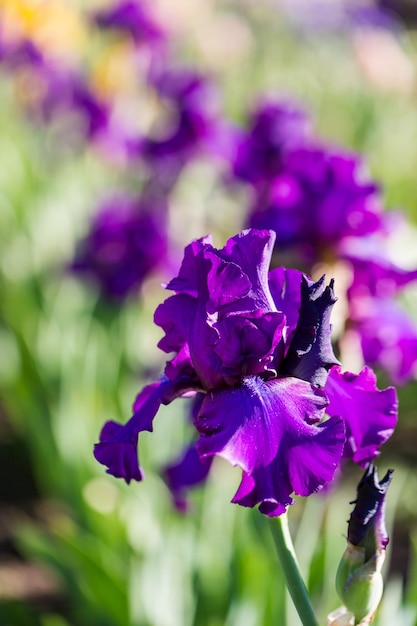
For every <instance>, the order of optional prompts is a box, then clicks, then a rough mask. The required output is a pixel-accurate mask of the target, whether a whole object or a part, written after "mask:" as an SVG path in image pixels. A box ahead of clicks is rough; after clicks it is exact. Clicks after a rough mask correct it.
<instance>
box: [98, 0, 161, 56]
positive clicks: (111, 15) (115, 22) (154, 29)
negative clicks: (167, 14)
mask: <svg viewBox="0 0 417 626" xmlns="http://www.w3.org/2000/svg"><path fill="white" fill-rule="evenodd" d="M93 20H94V22H95V23H96V24H97V26H99V27H100V28H103V29H112V30H118V31H121V32H124V33H128V34H129V35H130V36H131V37H132V39H133V40H134V42H135V43H136V44H149V45H154V44H160V43H162V42H163V41H164V40H165V33H164V31H163V29H162V27H161V26H160V24H158V23H157V21H156V20H155V19H154V17H153V16H152V14H151V11H150V8H149V4H148V3H146V2H143V1H142V0H121V2H119V3H117V4H115V5H114V6H112V7H110V8H108V9H105V10H102V11H99V12H97V13H96V14H95V15H94V17H93Z"/></svg>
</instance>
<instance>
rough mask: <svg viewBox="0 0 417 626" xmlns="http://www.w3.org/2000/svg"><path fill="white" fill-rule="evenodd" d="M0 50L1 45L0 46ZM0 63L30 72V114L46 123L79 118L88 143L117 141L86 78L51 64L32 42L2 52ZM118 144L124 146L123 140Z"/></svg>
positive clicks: (103, 106)
mask: <svg viewBox="0 0 417 626" xmlns="http://www.w3.org/2000/svg"><path fill="white" fill-rule="evenodd" d="M0 47H1V46H0ZM0 60H1V61H2V62H3V64H4V65H5V67H6V68H7V69H9V70H12V71H18V70H25V69H27V70H29V72H30V79H31V83H30V85H29V89H30V90H31V91H33V93H28V94H27V95H28V112H29V114H31V115H33V116H34V117H35V118H39V117H40V118H41V119H42V121H43V122H50V121H51V120H53V119H54V118H56V117H57V116H59V115H62V114H64V115H71V114H74V113H75V114H76V116H77V117H78V118H79V119H80V120H81V122H82V128H81V129H80V130H81V131H82V135H83V137H86V138H87V139H88V140H95V139H97V138H101V139H102V138H103V137H104V136H106V137H107V139H109V137H110V135H111V136H112V138H113V139H114V141H113V145H114V147H115V146H116V141H115V140H116V135H117V133H116V130H115V129H112V128H111V110H110V107H109V105H108V104H107V103H105V102H103V101H102V100H101V99H100V98H99V97H98V96H97V95H96V94H95V93H94V92H93V90H92V89H91V87H90V86H89V85H88V83H87V81H86V80H85V78H84V77H83V76H82V75H81V74H78V73H76V72H74V71H73V70H70V69H69V68H67V67H65V66H63V65H62V64H60V63H58V62H56V61H52V60H51V59H48V58H46V57H45V55H44V54H42V52H41V51H40V50H39V49H38V48H37V47H36V45H35V44H34V43H32V42H31V41H29V40H22V41H19V42H17V43H15V44H14V45H9V46H5V47H3V48H1V49H0ZM118 142H119V143H120V144H122V143H123V142H124V138H123V137H120V138H119V140H118Z"/></svg>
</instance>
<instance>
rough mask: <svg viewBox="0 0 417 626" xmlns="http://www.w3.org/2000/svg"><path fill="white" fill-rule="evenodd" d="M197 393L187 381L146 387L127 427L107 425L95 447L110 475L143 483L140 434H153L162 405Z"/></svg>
mask: <svg viewBox="0 0 417 626" xmlns="http://www.w3.org/2000/svg"><path fill="white" fill-rule="evenodd" d="M189 391H194V387H193V386H192V382H191V381H190V380H189V379H187V378H185V377H184V378H183V379H179V380H175V381H171V380H169V379H168V378H166V377H164V378H162V379H161V380H159V381H158V382H156V383H152V384H150V385H147V386H146V387H144V389H143V390H142V391H141V393H140V394H139V395H138V396H137V398H136V400H135V403H134V406H133V410H134V414H133V416H132V417H131V418H130V420H129V421H128V422H127V423H126V424H124V425H121V424H118V423H116V422H113V421H111V422H107V423H106V424H105V425H104V426H103V429H102V431H101V434H100V442H99V443H97V444H95V446H94V456H95V458H96V459H97V461H99V463H102V464H103V465H106V466H107V473H108V474H112V475H113V476H115V477H116V478H124V479H125V481H126V482H127V483H129V482H130V481H131V480H142V477H143V471H142V470H141V468H140V467H139V464H138V453H137V445H138V434H139V433H140V432H142V431H144V430H148V431H152V422H153V419H154V417H155V415H156V414H157V412H158V410H159V407H160V406H161V404H169V403H170V402H172V400H174V399H175V398H177V397H178V396H181V395H184V394H187V393H188V392H189Z"/></svg>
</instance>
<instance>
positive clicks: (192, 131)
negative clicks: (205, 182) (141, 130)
mask: <svg viewBox="0 0 417 626" xmlns="http://www.w3.org/2000/svg"><path fill="white" fill-rule="evenodd" d="M149 82H150V86H151V87H152V88H153V89H154V90H155V91H156V93H157V95H158V96H159V98H160V99H161V101H162V102H165V103H166V104H167V115H165V117H164V116H162V119H161V120H160V121H159V124H160V126H159V128H157V129H156V132H155V133H153V134H152V133H151V134H150V135H149V136H145V137H142V138H140V139H139V140H137V141H136V142H132V143H131V148H130V150H131V154H132V156H139V157H141V158H142V159H144V160H145V161H146V162H148V163H149V164H151V165H152V166H153V167H154V168H155V167H156V168H164V167H166V164H167V163H170V168H171V169H176V170H178V171H180V170H181V169H182V167H183V166H185V165H186V164H187V163H188V162H189V161H190V160H192V159H194V158H196V157H197V156H199V155H201V154H210V155H214V156H220V157H222V158H224V157H225V156H228V153H229V151H230V146H231V142H232V139H233V138H232V131H231V130H230V128H229V127H228V126H227V125H226V124H225V123H224V122H223V121H222V120H221V117H220V111H219V102H218V94H217V92H216V90H215V87H214V84H213V83H212V82H211V81H210V80H209V78H207V77H206V76H204V75H203V74H200V73H198V72H196V71H195V70H194V69H184V68H182V69H172V68H167V67H165V66H164V67H162V68H161V67H160V66H158V67H153V68H152V70H151V72H150V76H149Z"/></svg>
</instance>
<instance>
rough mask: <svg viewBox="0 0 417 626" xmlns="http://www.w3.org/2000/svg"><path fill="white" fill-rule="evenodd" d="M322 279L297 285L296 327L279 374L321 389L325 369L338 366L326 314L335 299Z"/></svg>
mask: <svg viewBox="0 0 417 626" xmlns="http://www.w3.org/2000/svg"><path fill="white" fill-rule="evenodd" d="M324 281H325V277H324V276H323V277H322V278H321V279H320V280H319V281H317V282H316V283H313V282H311V281H309V280H308V279H307V278H306V277H305V276H304V277H303V280H302V282H301V308H300V315H299V318H298V323H297V327H296V329H295V333H294V336H293V339H292V342H291V345H290V348H289V351H288V354H287V356H286V358H285V361H284V363H283V365H282V368H281V372H282V373H284V374H288V375H290V376H295V377H296V378H301V379H302V380H306V381H308V382H310V383H311V384H313V385H317V386H319V387H323V386H324V385H325V383H326V379H327V373H328V371H329V369H330V368H331V367H332V366H333V365H335V364H337V363H338V360H337V359H336V357H335V355H334V352H333V347H332V344H331V336H330V335H331V324H330V314H331V310H332V308H333V305H334V303H335V302H336V300H337V298H336V297H335V295H334V292H333V281H331V282H330V284H329V285H328V286H326V285H325V282H324Z"/></svg>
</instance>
